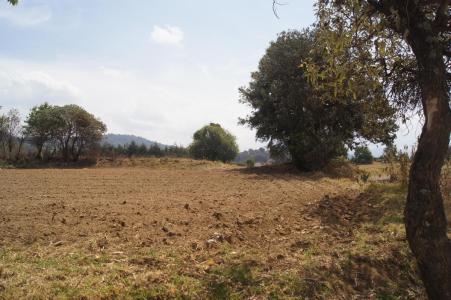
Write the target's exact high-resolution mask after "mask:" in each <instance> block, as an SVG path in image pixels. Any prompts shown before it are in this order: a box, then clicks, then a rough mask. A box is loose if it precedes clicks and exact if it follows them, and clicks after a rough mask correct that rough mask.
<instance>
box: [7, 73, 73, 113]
mask: <svg viewBox="0 0 451 300" xmlns="http://www.w3.org/2000/svg"><path fill="white" fill-rule="evenodd" d="M80 98H81V96H80V91H79V90H78V89H77V88H76V87H74V86H72V85H70V84H68V83H65V82H62V81H59V80H57V79H55V78H54V77H52V76H50V75H49V74H47V73H45V72H40V71H39V72H38V71H34V70H29V71H25V72H22V71H13V70H8V69H6V68H0V105H1V106H4V107H6V108H12V107H14V108H18V109H19V110H20V111H21V113H22V114H23V115H25V114H26V113H27V112H28V110H29V109H30V108H31V107H32V106H35V105H38V104H41V103H43V102H50V103H52V104H67V103H75V102H78V101H79V99H80Z"/></svg>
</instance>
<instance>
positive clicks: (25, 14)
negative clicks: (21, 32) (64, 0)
mask: <svg viewBox="0 0 451 300" xmlns="http://www.w3.org/2000/svg"><path fill="white" fill-rule="evenodd" d="M51 17H52V12H51V10H50V8H49V7H48V6H47V5H39V6H27V5H18V6H15V7H12V6H11V5H6V4H4V5H2V7H1V9H0V19H4V20H6V21H8V22H10V23H11V24H13V25H15V26H19V27H29V26H35V25H38V24H41V23H44V22H47V21H48V20H50V19H51Z"/></svg>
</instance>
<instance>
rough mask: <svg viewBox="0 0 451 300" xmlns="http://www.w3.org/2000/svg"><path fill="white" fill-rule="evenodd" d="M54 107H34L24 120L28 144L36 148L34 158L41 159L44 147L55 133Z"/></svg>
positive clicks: (47, 105)
mask: <svg viewBox="0 0 451 300" xmlns="http://www.w3.org/2000/svg"><path fill="white" fill-rule="evenodd" d="M54 108H55V107H54V106H52V105H49V104H48V103H44V104H41V105H39V106H35V107H33V108H32V109H31V112H30V114H29V115H28V117H27V119H26V120H25V123H26V131H27V134H28V136H29V138H30V142H31V143H32V144H33V145H34V146H35V147H36V149H37V153H36V158H38V159H42V150H43V148H44V145H45V144H46V143H48V142H50V141H51V139H52V137H53V133H54V132H55V131H56V127H55V125H56V122H55V113H54V111H53V110H54Z"/></svg>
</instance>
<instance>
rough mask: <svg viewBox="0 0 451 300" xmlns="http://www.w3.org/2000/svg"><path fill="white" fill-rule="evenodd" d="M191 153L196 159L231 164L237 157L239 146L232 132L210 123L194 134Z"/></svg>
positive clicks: (190, 148) (190, 147)
mask: <svg viewBox="0 0 451 300" xmlns="http://www.w3.org/2000/svg"><path fill="white" fill-rule="evenodd" d="M189 152H190V154H191V156H192V157H194V158H196V159H207V160H213V161H222V162H229V161H231V160H233V159H234V158H235V157H236V156H237V154H238V145H237V144H236V138H235V137H234V136H233V135H232V134H231V133H230V132H228V131H227V130H224V129H223V128H222V127H221V125H219V124H215V123H210V125H207V126H204V127H202V128H201V129H199V130H198V131H196V132H195V133H194V135H193V142H192V144H191V145H190V146H189Z"/></svg>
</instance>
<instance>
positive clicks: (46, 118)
mask: <svg viewBox="0 0 451 300" xmlns="http://www.w3.org/2000/svg"><path fill="white" fill-rule="evenodd" d="M25 123H26V132H27V135H28V137H29V139H30V141H31V142H32V143H33V144H34V145H35V146H36V148H37V150H38V151H37V156H38V157H41V155H42V150H43V147H44V146H47V147H48V148H52V149H53V150H58V151H59V152H60V154H61V156H62V158H63V159H64V160H65V161H68V160H73V161H77V160H78V159H79V158H80V155H82V154H84V153H85V152H86V151H87V150H89V149H90V148H92V147H93V146H95V145H97V144H98V143H99V142H100V141H101V139H102V136H103V134H104V133H105V132H106V126H105V124H104V123H102V122H101V121H100V120H99V119H97V118H96V117H94V116H93V115H92V114H90V113H88V112H87V111H86V110H85V109H83V108H81V107H80V106H77V105H73V104H72V105H65V106H52V105H49V104H47V103H44V104H42V105H39V106H36V107H34V108H33V109H32V110H31V112H30V114H29V115H28V117H27V119H26V120H25Z"/></svg>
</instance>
